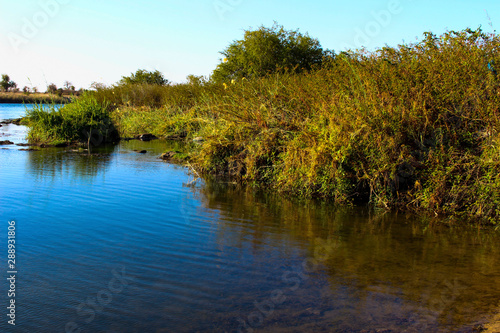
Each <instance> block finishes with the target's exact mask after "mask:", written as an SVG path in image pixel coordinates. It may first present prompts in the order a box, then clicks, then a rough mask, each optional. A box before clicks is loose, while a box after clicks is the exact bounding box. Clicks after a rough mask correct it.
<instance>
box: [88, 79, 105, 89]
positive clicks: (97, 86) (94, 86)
mask: <svg viewBox="0 0 500 333" xmlns="http://www.w3.org/2000/svg"><path fill="white" fill-rule="evenodd" d="M90 89H94V90H96V91H98V90H103V89H106V85H105V84H104V83H100V82H95V81H94V82H92V84H91V85H90Z"/></svg>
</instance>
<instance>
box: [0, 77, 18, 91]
mask: <svg viewBox="0 0 500 333" xmlns="http://www.w3.org/2000/svg"><path fill="white" fill-rule="evenodd" d="M16 87H17V83H15V82H14V81H12V80H11V79H10V77H9V76H8V75H7V74H2V81H0V88H1V89H2V90H3V91H9V90H10V89H13V88H16Z"/></svg>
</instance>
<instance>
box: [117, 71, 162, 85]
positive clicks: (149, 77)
mask: <svg viewBox="0 0 500 333" xmlns="http://www.w3.org/2000/svg"><path fill="white" fill-rule="evenodd" d="M119 84H122V85H124V84H153V85H159V86H166V85H168V84H169V82H168V80H167V79H165V77H164V76H163V74H162V73H161V72H160V71H158V70H156V71H154V72H149V71H147V70H144V69H139V70H137V71H136V72H135V73H132V74H131V75H130V76H122V79H121V80H120V82H119Z"/></svg>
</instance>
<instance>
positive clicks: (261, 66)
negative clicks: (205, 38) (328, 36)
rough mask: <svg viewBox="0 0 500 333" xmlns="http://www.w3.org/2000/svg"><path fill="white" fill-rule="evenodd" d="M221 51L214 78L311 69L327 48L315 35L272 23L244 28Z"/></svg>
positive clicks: (254, 75) (223, 78)
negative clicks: (250, 28) (312, 36)
mask: <svg viewBox="0 0 500 333" xmlns="http://www.w3.org/2000/svg"><path fill="white" fill-rule="evenodd" d="M221 54H222V55H223V56H224V60H223V61H222V62H221V63H220V64H219V65H218V66H217V68H216V69H215V70H214V71H213V73H212V79H213V80H214V81H216V82H220V81H229V80H232V79H239V78H243V77H248V78H251V77H259V76H264V75H267V74H269V73H275V72H277V71H284V70H289V71H294V72H301V71H304V70H310V69H312V68H313V67H314V66H315V65H318V64H321V62H322V60H323V56H325V55H326V52H325V51H323V49H322V48H321V45H320V43H319V41H318V40H317V39H314V38H311V37H309V35H308V34H305V35H304V34H301V33H299V32H298V30H295V31H291V30H285V29H284V28H283V26H280V25H278V24H276V23H275V24H274V25H273V26H272V27H271V28H266V27H264V26H262V27H260V28H259V29H257V30H254V31H250V30H246V31H245V34H244V38H243V39H242V40H237V41H234V42H232V43H231V44H230V45H229V46H228V47H227V48H226V49H225V50H224V51H222V52H221Z"/></svg>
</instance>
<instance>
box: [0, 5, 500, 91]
mask: <svg viewBox="0 0 500 333" xmlns="http://www.w3.org/2000/svg"><path fill="white" fill-rule="evenodd" d="M274 22H277V23H278V24H280V25H283V26H284V27H285V29H287V30H297V29H298V30H299V31H300V32H301V33H308V34H309V36H311V37H313V38H317V39H318V40H319V42H320V43H321V46H322V47H323V48H324V49H330V50H333V51H335V52H340V51H343V50H345V49H349V48H351V49H354V48H360V47H366V48H367V49H369V50H375V49H377V48H378V47H383V46H385V45H389V46H397V45H399V44H402V43H413V42H416V41H417V40H420V39H421V38H422V35H423V33H424V32H426V31H431V32H433V33H435V34H438V35H440V34H442V33H444V32H445V31H447V30H463V29H465V28H468V27H470V28H473V29H475V28H478V27H479V26H481V27H482V29H483V30H484V31H486V32H493V31H495V30H498V31H500V1H498V0H475V1H471V0H467V1H464V0H437V1H436V0H435V1H428V0H419V1H417V0H381V1H378V0H376V1H375V0H371V1H370V0H351V1H339V0H327V1H326V0H319V1H318V0H316V1H315V0H311V1H298V0H266V1H264V0H176V1H173V0H161V1H153V0H142V1H137V0H135V1H130V0H17V1H12V0H0V31H1V34H0V50H1V53H0V74H8V75H9V76H10V78H11V79H12V80H14V81H15V82H16V83H17V84H18V87H19V88H22V87H24V86H28V87H38V89H39V90H40V91H45V90H46V87H47V85H48V84H50V83H55V84H56V85H57V86H58V87H62V86H63V84H64V82H65V81H69V82H71V83H72V84H73V85H74V86H75V87H76V88H77V89H79V88H84V89H88V88H89V87H90V85H91V84H92V83H93V82H98V83H104V84H105V85H112V84H114V83H116V82H117V81H119V80H120V79H121V77H122V76H128V75H130V74H131V73H132V72H135V71H136V70H138V69H145V70H149V71H153V70H159V71H160V72H162V73H163V74H164V76H165V77H166V78H167V79H168V80H169V81H171V82H174V83H181V82H185V81H186V76H188V75H190V74H193V75H203V76H209V75H210V73H211V72H212V71H213V70H214V69H215V67H216V66H217V64H218V63H219V62H220V61H221V58H222V56H221V54H220V53H219V52H221V51H223V50H224V49H225V48H226V47H227V46H228V45H229V44H230V43H231V42H232V41H234V40H238V39H242V37H243V34H244V31H245V30H248V29H257V28H259V27H260V26H266V27H271V26H272V25H273V23H274Z"/></svg>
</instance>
